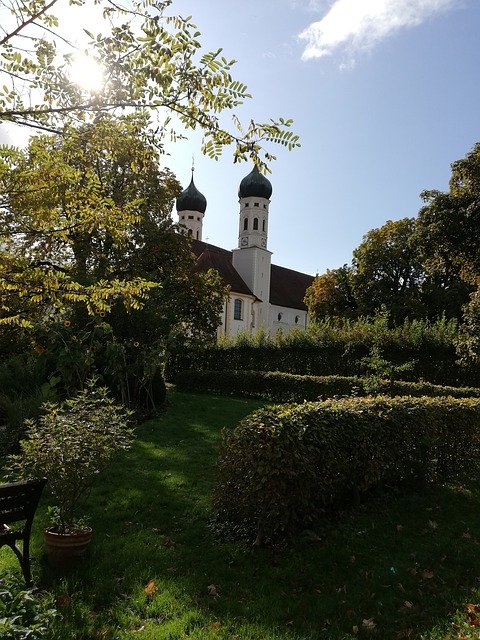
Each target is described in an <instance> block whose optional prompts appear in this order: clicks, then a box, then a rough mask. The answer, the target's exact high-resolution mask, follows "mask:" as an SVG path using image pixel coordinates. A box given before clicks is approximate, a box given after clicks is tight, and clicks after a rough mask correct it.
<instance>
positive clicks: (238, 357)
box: [166, 314, 480, 386]
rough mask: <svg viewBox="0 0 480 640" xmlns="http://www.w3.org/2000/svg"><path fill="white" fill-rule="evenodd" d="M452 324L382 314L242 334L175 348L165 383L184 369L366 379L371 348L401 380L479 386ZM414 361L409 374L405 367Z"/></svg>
mask: <svg viewBox="0 0 480 640" xmlns="http://www.w3.org/2000/svg"><path fill="white" fill-rule="evenodd" d="M457 333H458V330H457V324H456V321H455V320H449V321H447V320H445V319H444V318H441V319H439V320H437V321H436V322H434V323H429V322H427V321H421V320H414V321H412V322H409V321H408V320H406V321H405V322H404V324H402V325H400V326H398V327H393V328H389V327H388V323H387V322H386V319H385V317H384V316H383V315H381V314H380V315H379V316H377V317H375V318H371V319H368V318H366V319H364V318H361V319H359V320H356V321H349V320H344V321H333V320H325V321H322V322H320V323H318V324H316V325H312V326H310V327H308V329H306V330H299V329H296V330H292V331H291V332H289V333H287V334H282V335H277V336H270V337H269V336H266V335H265V334H260V335H259V336H257V335H256V334H253V335H246V334H245V335H241V336H238V337H235V338H230V339H224V340H222V341H221V342H220V343H219V344H218V345H216V346H205V347H203V348H202V347H196V348H192V347H189V348H188V349H182V348H177V350H176V351H174V352H172V353H171V354H170V355H169V358H168V361H167V367H166V378H167V380H169V381H170V382H175V379H176V375H177V374H178V373H179V372H180V371H184V370H186V369H192V370H196V371H198V370H202V369H209V370H218V371H223V370H225V369H236V370H243V371H252V370H258V371H283V372H285V373H294V374H299V375H315V376H325V375H341V376H352V375H365V374H367V373H368V366H367V364H366V362H367V360H366V359H368V357H369V355H370V354H371V350H372V348H374V347H376V348H378V349H379V351H380V352H381V354H382V357H383V358H385V359H386V360H388V361H389V362H390V363H391V364H392V365H393V367H394V368H395V370H396V371H397V376H398V377H399V378H401V379H403V380H420V379H423V380H429V381H431V382H435V383H437V384H450V385H456V386H458V385H467V384H468V385H471V384H473V385H480V370H479V369H478V367H473V366H472V367H461V366H459V365H458V364H457V363H456V359H457V354H456V351H455V344H456V342H455V341H456V337H457ZM413 361H415V362H414V366H412V367H409V368H408V370H407V369H405V370H403V371H402V370H401V369H402V366H403V365H405V363H409V362H413Z"/></svg>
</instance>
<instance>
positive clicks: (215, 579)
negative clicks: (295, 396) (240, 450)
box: [41, 394, 480, 640]
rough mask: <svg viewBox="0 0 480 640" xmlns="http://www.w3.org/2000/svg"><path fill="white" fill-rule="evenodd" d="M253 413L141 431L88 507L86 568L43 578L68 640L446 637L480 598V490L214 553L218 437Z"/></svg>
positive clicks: (225, 546) (220, 408)
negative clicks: (275, 545)
mask: <svg viewBox="0 0 480 640" xmlns="http://www.w3.org/2000/svg"><path fill="white" fill-rule="evenodd" d="M256 406H259V403H255V402H252V401H247V400H233V399H225V398H214V397H211V396H193V395H187V394H174V395H173V396H172V406H171V407H170V410H169V411H168V412H167V413H166V414H165V416H163V417H162V418H160V419H159V420H155V421H151V422H149V423H146V424H145V425H144V426H143V427H142V428H141V429H140V430H139V436H138V441H137V443H136V445H135V447H134V449H132V451H131V452H129V454H128V455H127V456H125V457H122V459H121V461H119V463H118V464H117V465H116V467H115V468H114V469H113V470H112V471H111V472H109V473H108V474H106V475H105V476H104V477H103V478H102V480H101V481H100V482H99V485H98V487H96V488H95V490H94V491H93V493H92V495H91V496H90V499H89V501H88V505H87V511H88V512H89V513H91V523H92V526H93V528H94V532H95V535H94V541H93V544H92V549H91V552H90V555H89V557H88V558H87V559H86V561H85V563H84V565H83V566H81V567H80V568H79V569H78V570H77V571H76V572H75V573H74V574H72V575H71V576H70V577H69V578H68V579H67V580H66V581H62V580H61V579H60V577H59V576H58V575H57V574H55V573H54V572H52V570H50V569H48V568H47V567H45V566H43V565H42V566H43V573H42V580H41V582H42V584H43V585H44V586H48V587H51V588H53V589H54V590H56V591H57V593H63V592H65V593H68V594H69V597H70V598H71V599H69V600H68V607H67V608H66V610H65V611H64V612H63V613H64V619H65V622H64V624H65V628H64V632H63V635H62V638H76V637H78V638H80V637H82V638H84V639H87V638H92V639H93V638H95V637H99V635H98V634H99V633H100V631H99V630H102V629H104V630H107V631H108V633H110V635H108V634H107V635H105V637H112V638H113V637H130V636H129V633H128V632H131V633H132V636H131V637H136V638H150V637H151V638H159V639H160V638H184V637H192V638H194V637H195V638H197V637H198V638H221V639H222V640H223V639H224V638H225V639H227V638H241V639H242V640H243V639H244V638H245V639H246V638H252V639H253V638H285V639H286V638H293V637H296V638H328V639H332V640H341V639H346V638H351V637H354V636H356V635H357V636H360V637H362V635H369V634H371V633H372V630H373V629H374V630H375V631H376V633H377V637H379V638H382V639H388V638H402V637H403V638H420V637H421V634H427V635H425V637H426V638H427V637H428V638H432V640H433V638H437V637H438V638H440V637H442V638H443V637H444V636H443V635H438V636H436V635H428V633H429V630H431V628H432V627H434V626H435V625H437V624H440V625H442V624H443V623H444V621H445V620H448V619H449V617H450V616H452V615H453V613H454V612H455V610H456V608H458V607H459V608H461V607H463V606H464V605H465V604H466V603H467V602H469V601H470V600H471V599H472V598H473V597H474V596H473V594H472V589H474V588H478V587H479V586H480V584H479V578H478V576H480V564H479V563H480V553H479V551H480V549H479V538H480V531H479V521H480V519H479V517H478V508H479V495H480V493H479V481H478V479H477V478H476V477H471V478H468V479H467V480H466V481H465V483H464V484H461V483H457V484H455V485H446V486H443V487H434V488H430V489H428V490H427V491H426V492H424V493H422V494H410V495H402V494H398V495H396V496H392V495H389V496H386V495H383V496H377V497H376V498H375V499H374V500H372V501H370V502H369V503H368V504H367V505H365V506H363V507H361V508H360V509H357V510H356V511H355V512H353V511H352V512H350V513H346V514H344V515H342V516H341V517H339V518H337V519H336V520H335V521H333V520H330V521H329V522H326V523H325V525H324V526H323V527H322V528H321V529H320V530H319V531H316V532H315V533H316V534H317V535H318V537H319V539H317V538H316V536H310V537H309V539H310V540H313V542H308V541H307V540H306V538H305V537H303V536H301V535H300V536H299V538H298V539H297V540H296V541H294V542H293V543H292V545H290V546H288V547H285V548H283V549H252V548H251V547H249V546H247V545H246V544H245V543H242V542H218V541H216V540H215V536H214V535H213V534H212V530H211V528H209V526H208V522H209V518H210V516H211V508H210V497H211V492H212V487H213V481H214V473H215V471H214V462H215V459H216V455H217V449H218V443H219V432H220V429H221V427H222V426H224V425H233V424H235V423H236V422H237V421H238V420H239V419H240V418H241V417H243V416H244V415H246V414H247V413H249V412H250V411H251V410H253V409H254V408H255V407H256ZM150 580H154V581H155V587H156V589H157V592H156V593H155V594H154V595H153V596H151V597H150V596H148V595H147V594H146V593H145V592H144V587H145V585H146V584H147V583H148V582H149V581H150ZM364 621H366V622H364ZM372 625H374V627H373V626H372ZM67 627H68V628H67ZM368 627H370V630H369V628H368ZM357 628H358V631H357V630H356V629H357ZM80 629H83V631H80ZM115 629H117V630H118V629H123V630H124V633H123V635H118V636H117V635H116V633H118V631H115ZM239 630H240V631H239ZM75 633H78V634H79V635H75ZM239 633H240V635H238V634H239ZM89 634H90V635H89ZM149 634H151V635H149Z"/></svg>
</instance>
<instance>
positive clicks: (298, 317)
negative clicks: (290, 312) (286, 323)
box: [295, 316, 300, 324]
mask: <svg viewBox="0 0 480 640" xmlns="http://www.w3.org/2000/svg"><path fill="white" fill-rule="evenodd" d="M299 320H300V316H295V324H298V321H299Z"/></svg>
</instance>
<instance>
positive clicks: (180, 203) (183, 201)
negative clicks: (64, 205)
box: [177, 176, 207, 213]
mask: <svg viewBox="0 0 480 640" xmlns="http://www.w3.org/2000/svg"><path fill="white" fill-rule="evenodd" d="M206 208H207V199H206V198H205V196H204V195H203V194H202V193H200V191H199V190H198V189H197V187H196V186H195V183H194V182H193V176H192V179H191V180H190V184H189V185H188V187H187V188H186V189H185V190H184V191H182V193H181V194H180V195H179V196H178V198H177V211H199V212H200V213H205V209H206Z"/></svg>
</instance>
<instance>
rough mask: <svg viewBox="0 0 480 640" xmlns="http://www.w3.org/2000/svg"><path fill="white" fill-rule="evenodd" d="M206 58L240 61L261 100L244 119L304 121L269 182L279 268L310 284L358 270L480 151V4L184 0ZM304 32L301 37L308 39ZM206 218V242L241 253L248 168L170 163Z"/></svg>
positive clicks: (177, 158)
mask: <svg viewBox="0 0 480 640" xmlns="http://www.w3.org/2000/svg"><path fill="white" fill-rule="evenodd" d="M172 10H174V11H175V12H177V13H180V14H182V15H184V16H186V15H192V16H193V21H194V22H195V23H196V24H197V25H198V27H199V30H200V31H201V32H202V38H201V41H202V43H203V45H204V47H205V48H206V49H215V48H217V47H219V46H222V47H223V48H224V51H225V54H226V56H227V57H233V58H235V59H236V60H237V61H238V64H237V65H236V67H235V74H234V75H235V77H237V78H238V79H240V80H242V81H244V82H245V83H246V84H247V85H248V87H249V89H250V92H251V93H252V94H253V100H251V101H249V102H248V103H247V104H246V105H245V107H244V108H243V109H242V110H241V115H242V116H243V118H244V119H248V118H250V117H254V118H257V119H266V118H268V117H276V116H285V117H291V118H293V119H294V121H295V123H294V129H295V132H296V133H298V134H299V135H300V136H301V142H302V147H301V148H300V149H298V150H296V151H293V152H287V151H286V150H284V149H283V148H278V149H277V151H278V153H277V157H278V159H277V161H276V162H274V163H272V165H271V168H272V174H271V175H270V176H269V179H270V180H271V182H272V185H273V195H272V202H271V205H270V222H269V248H270V250H271V251H273V253H274V255H273V257H272V260H273V262H275V263H276V264H280V265H282V266H286V267H289V268H292V269H297V270H299V271H305V272H307V273H312V274H314V273H316V272H319V273H323V272H324V271H325V270H326V269H328V268H330V269H331V268H335V267H338V266H341V265H342V264H344V263H346V262H350V260H351V257H352V251H353V250H354V249H355V247H356V246H358V244H359V243H360V242H361V240H362V236H363V235H364V234H365V233H366V232H367V231H369V230H370V229H372V228H374V227H379V226H381V225H382V224H383V223H384V222H385V221H386V220H389V219H390V220H395V219H399V218H402V217H405V216H415V215H416V214H417V212H418V210H419V208H420V207H421V205H422V203H421V199H420V197H419V194H420V192H421V191H423V190H424V189H440V190H445V189H447V188H448V179H449V175H450V163H451V162H453V161H454V160H456V159H458V158H461V157H463V156H464V155H465V153H467V151H468V150H469V149H471V147H472V146H473V145H474V144H475V142H477V141H480V130H479V126H480V109H479V104H480V82H479V80H480V78H479V75H480V73H479V70H480V38H479V35H480V3H479V2H478V0H337V1H334V0H317V1H315V0H255V1H254V0H243V2H241V3H239V2H234V1H233V0H208V1H205V2H192V0H175V1H174V3H173V7H172ZM300 34H304V36H303V37H299V36H300ZM192 153H194V154H195V165H196V170H195V182H196V184H197V187H198V188H199V189H200V191H202V193H203V194H204V195H205V196H206V198H207V201H208V207H207V211H206V216H205V222H204V239H205V237H208V239H209V242H211V243H212V244H217V245H220V246H223V247H225V248H229V249H230V248H233V247H234V246H236V241H237V231H238V202H237V189H238V184H239V182H240V180H241V179H242V178H243V176H244V175H246V173H248V172H249V170H250V167H248V166H247V165H244V164H241V165H238V164H236V165H234V164H233V163H232V160H231V156H230V155H229V154H228V152H226V153H225V156H224V158H223V159H222V160H221V161H219V162H214V161H212V160H208V159H206V158H203V157H201V156H200V153H199V144H198V139H196V138H192V139H191V140H190V141H189V142H182V143H178V144H176V145H175V146H174V147H173V148H172V155H171V156H170V158H166V163H167V164H168V165H169V166H170V167H171V168H172V169H173V170H174V171H175V172H176V174H177V176H178V178H179V179H180V181H181V182H182V183H183V184H187V182H188V181H189V179H190V165H191V156H192Z"/></svg>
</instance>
